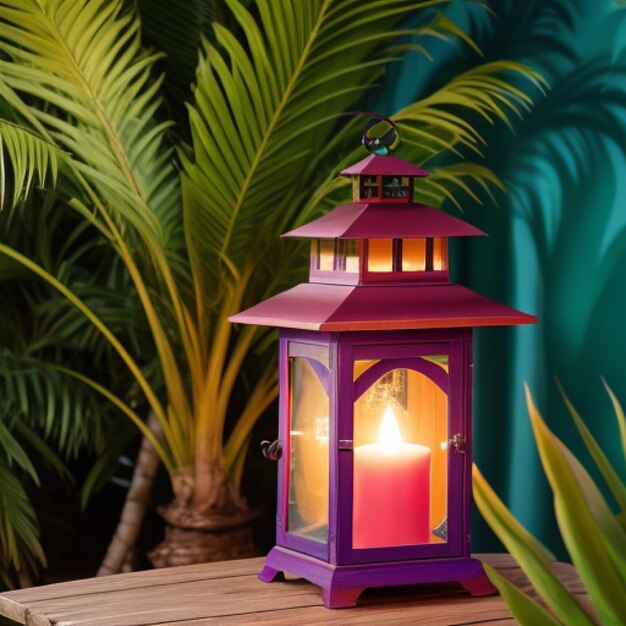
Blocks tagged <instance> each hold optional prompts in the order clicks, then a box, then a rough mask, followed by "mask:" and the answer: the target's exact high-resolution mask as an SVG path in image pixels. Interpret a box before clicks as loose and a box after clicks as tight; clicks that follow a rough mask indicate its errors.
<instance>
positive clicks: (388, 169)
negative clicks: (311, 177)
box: [341, 154, 430, 176]
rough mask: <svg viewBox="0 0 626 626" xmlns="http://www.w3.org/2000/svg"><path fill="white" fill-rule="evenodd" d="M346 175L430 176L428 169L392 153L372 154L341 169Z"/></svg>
mask: <svg viewBox="0 0 626 626" xmlns="http://www.w3.org/2000/svg"><path fill="white" fill-rule="evenodd" d="M341 173H342V174H343V175H344V176H352V175H359V176H428V174H429V173H430V172H429V171H428V170H423V169H422V168H421V167H418V166H417V165H414V164H413V163H409V162H408V161H405V160H403V159H399V158H398V157H395V156H392V155H389V154H388V155H386V156H382V155H380V154H370V155H369V156H367V157H365V158H364V159H362V160H361V161H359V162H358V163H355V164H354V165H351V166H350V167H347V168H346V169H345V170H341Z"/></svg>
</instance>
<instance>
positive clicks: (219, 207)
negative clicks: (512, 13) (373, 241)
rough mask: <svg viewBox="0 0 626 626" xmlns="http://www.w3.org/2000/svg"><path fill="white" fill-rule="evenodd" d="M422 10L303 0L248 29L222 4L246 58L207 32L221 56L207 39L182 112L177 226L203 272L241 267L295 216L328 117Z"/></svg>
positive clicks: (354, 94)
mask: <svg viewBox="0 0 626 626" xmlns="http://www.w3.org/2000/svg"><path fill="white" fill-rule="evenodd" d="M431 4H433V3H432V2H411V1H409V0H392V1H391V2H385V3H379V2H377V3H368V4H363V5H355V3H353V2H351V1H349V0H334V1H333V0H306V1H304V2H301V3H299V4H298V19H295V14H294V6H293V3H291V2H288V1H286V0H281V1H279V2H272V3H268V2H260V3H258V9H259V21H258V22H257V21H256V20H255V19H254V18H253V16H252V15H251V13H250V12H248V11H247V10H246V9H245V8H244V7H243V6H242V5H241V3H239V2H237V1H236V0H230V1H229V2H228V5H229V6H230V8H231V10H232V11H233V13H234V15H235V17H236V19H237V20H238V22H239V25H240V27H241V29H242V31H243V33H244V36H245V41H246V44H247V47H248V50H249V53H248V52H247V51H246V49H245V48H244V46H243V45H242V44H241V43H239V42H238V41H237V40H236V39H235V38H234V37H233V36H232V34H231V33H230V32H228V31H227V30H226V29H224V28H221V27H219V25H216V28H215V31H216V39H217V44H218V45H219V46H220V49H218V48H216V47H214V46H213V45H211V44H209V43H205V46H204V55H203V57H202V59H201V61H200V64H199V67H198V76H197V87H196V89H195V92H194V98H195V100H194V103H193V106H191V107H190V119H191V126H192V138H193V158H188V157H184V158H183V162H184V185H185V188H186V193H185V195H184V198H185V220H186V224H185V228H186V232H187V238H188V244H189V248H190V252H191V254H192V255H193V257H194V258H195V259H196V260H197V263H200V264H202V265H201V267H202V270H203V272H204V273H206V274H207V275H209V276H211V277H212V278H213V279H214V280H215V279H216V278H217V276H216V273H215V272H216V269H217V270H219V264H217V263H215V262H214V259H216V258H221V259H223V260H224V261H223V265H222V267H223V271H225V268H226V266H228V265H231V266H232V267H235V268H237V269H238V271H241V270H242V269H243V267H244V266H245V264H246V262H249V260H250V255H251V251H252V250H254V249H258V246H259V245H260V246H265V245H269V243H270V239H269V237H273V236H274V233H275V232H276V230H275V229H276V225H277V223H278V222H280V221H284V220H285V218H286V216H287V218H288V217H289V216H294V214H295V213H297V211H298V209H299V208H300V206H301V205H299V204H298V203H297V202H293V198H294V193H296V192H295V191H294V190H298V191H300V190H302V189H303V188H304V189H306V188H309V190H310V181H309V178H308V177H307V176H306V175H303V173H304V172H307V173H312V172H315V169H316V167H317V166H316V164H317V163H319V159H320V154H321V152H322V150H323V148H324V146H325V143H326V142H327V141H328V140H329V139H331V138H332V135H331V133H332V131H333V128H334V126H335V125H336V121H335V120H336V116H337V115H338V114H339V113H342V112H343V111H345V110H346V109H347V108H348V107H349V106H351V105H352V104H353V103H355V102H356V101H357V100H358V99H359V97H360V96H361V94H363V93H364V91H365V90H366V89H367V88H368V86H369V85H371V84H372V83H373V81H374V80H375V79H376V77H377V76H378V75H380V72H381V71H382V70H383V68H384V66H385V65H386V64H388V63H389V60H390V59H389V56H388V55H386V54H385V51H384V50H385V46H386V45H387V46H388V45H389V44H390V42H392V41H394V40H395V38H397V37H399V36H401V35H404V34H406V31H395V32H394V31H391V30H390V29H391V28H392V27H393V25H394V24H396V23H397V22H398V21H399V20H400V19H401V18H402V17H403V16H406V15H408V14H409V13H410V12H411V11H413V10H415V9H419V8H421V7H424V6H428V5H431ZM375 49H378V52H377V53H376V54H373V51H374V50H375ZM222 51H223V52H222ZM235 233H236V236H234V235H235ZM265 241H267V243H265ZM207 259H208V260H209V262H205V260H207ZM209 290H211V291H214V290H215V287H213V286H212V285H211V284H208V285H207V291H209Z"/></svg>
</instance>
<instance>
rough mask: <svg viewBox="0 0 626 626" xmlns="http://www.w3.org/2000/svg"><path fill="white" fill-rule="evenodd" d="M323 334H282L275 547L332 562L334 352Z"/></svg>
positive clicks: (294, 332)
mask: <svg viewBox="0 0 626 626" xmlns="http://www.w3.org/2000/svg"><path fill="white" fill-rule="evenodd" d="M327 338H328V337H327V336H325V335H323V334H321V333H315V334H313V333H306V332H302V333H299V332H297V331H283V332H281V340H280V378H281V380H280V385H281V393H280V433H279V439H280V442H281V445H282V449H283V453H282V457H281V459H280V461H279V468H278V479H279V480H278V513H277V524H276V530H277V543H278V544H279V545H282V546H285V547H288V548H291V549H293V550H297V551H298V552H304V553H306V554H310V555H311V556H315V557H317V558H320V559H323V560H325V561H328V536H329V521H330V520H329V490H330V487H329V467H330V447H331V446H330V441H331V432H332V429H333V427H334V419H333V409H334V402H333V398H334V392H333V376H331V367H330V361H331V347H330V345H329V343H328V342H325V341H324V339H327Z"/></svg>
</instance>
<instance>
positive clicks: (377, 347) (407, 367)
mask: <svg viewBox="0 0 626 626" xmlns="http://www.w3.org/2000/svg"><path fill="white" fill-rule="evenodd" d="M466 353H467V350H466V342H465V341H464V340H462V339H460V340H457V341H433V342H428V343H410V344H395V345H394V344H391V345H384V344H382V345H381V344H380V343H372V344H365V343H364V344H358V343H357V344H354V345H351V344H344V346H342V348H340V353H339V354H340V357H339V358H340V363H341V373H340V382H339V386H340V387H341V388H342V389H346V391H347V390H348V389H350V388H351V390H352V393H351V394H350V393H345V394H344V395H343V396H342V395H341V394H339V405H338V406H339V423H338V450H339V453H338V454H339V496H340V497H339V500H340V519H339V533H338V535H339V536H338V540H337V562H338V563H366V562H377V561H391V560H394V561H395V560H402V559H407V560H408V559H417V558H438V557H453V556H461V555H462V554H463V546H464V541H463V534H464V532H463V527H464V523H465V520H464V511H463V502H464V493H465V489H466V480H467V478H468V475H469V471H468V469H469V465H468V463H467V462H466V460H467V457H466V455H465V449H463V445H462V444H461V442H463V441H465V438H466V437H468V433H467V432H466V426H467V421H468V420H467V419H466V408H467V407H466V401H467V397H466V393H465V392H466V389H467V388H468V387H466V385H467V384H468V383H469V372H468V371H466V370H467V368H466V367H465V364H466V361H467V359H466V356H465V355H466ZM348 377H350V380H348ZM455 437H456V438H455Z"/></svg>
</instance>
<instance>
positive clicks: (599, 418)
mask: <svg viewBox="0 0 626 626" xmlns="http://www.w3.org/2000/svg"><path fill="white" fill-rule="evenodd" d="M488 4H489V5H490V8H491V9H492V10H493V12H494V13H495V16H491V15H489V13H488V12H486V11H484V10H483V9H481V8H480V7H478V6H476V5H473V6H472V5H471V4H470V3H468V2H456V3H454V4H453V5H452V6H451V7H450V8H449V9H447V10H446V11H447V13H448V15H449V16H450V17H452V18H453V19H454V20H455V21H456V23H457V24H459V25H460V26H462V27H463V28H464V29H466V30H467V32H468V33H469V34H470V35H471V36H472V37H473V38H474V39H475V40H476V42H477V43H478V44H479V46H480V47H481V48H482V50H483V52H484V58H482V59H481V58H480V57H479V56H477V55H476V54H475V53H473V52H472V51H471V50H469V49H468V48H467V47H465V46H462V45H450V44H448V43H444V42H441V43H439V42H435V44H434V45H429V48H428V49H429V51H430V52H431V54H432V56H433V60H432V62H431V61H428V60H427V59H425V58H424V57H423V56H420V55H418V54H414V55H411V56H410V57H409V58H408V59H407V60H406V61H404V62H403V63H402V64H401V65H400V66H396V67H395V68H394V69H393V70H392V71H391V72H390V73H389V74H388V76H387V77H386V78H385V82H384V84H383V85H382V86H381V89H380V92H379V94H378V98H379V100H378V101H377V102H376V106H377V107H378V110H380V111H381V112H383V113H389V112H392V111H393V110H397V109H398V108H399V107H401V106H403V105H404V104H407V103H409V102H411V101H413V100H415V99H416V98H419V97H422V96H424V95H425V94H428V93H429V92H431V91H432V90H433V89H436V88H437V86H438V85H440V84H443V83H445V82H446V81H447V80H449V78H450V77H451V76H452V75H454V74H455V73H457V72H460V71H464V70H466V69H469V68H471V67H473V66H475V65H477V64H479V63H481V62H484V61H492V60H500V59H512V60H517V61H522V62H525V63H527V64H529V65H531V66H532V67H534V68H535V69H538V70H540V71H541V72H542V73H543V74H544V76H545V77H546V79H547V80H548V81H549V83H550V85H551V89H550V90H549V91H548V92H547V93H546V94H541V93H540V92H538V91H535V92H534V93H533V94H532V95H533V96H534V97H535V98H536V105H535V107H534V108H533V110H532V111H531V112H529V113H527V114H525V115H524V118H523V119H522V120H518V121H515V122H514V124H513V129H510V128H507V127H506V126H505V125H504V124H501V123H500V124H496V125H495V126H493V127H490V126H488V125H485V124H483V125H482V126H481V128H482V129H483V132H484V133H485V136H486V138H487V140H488V144H489V145H488V147H487V149H486V150H485V153H484V157H477V156H475V155H470V154H467V155H465V156H466V157H467V158H470V159H472V160H474V161H476V162H479V163H482V164H484V165H486V166H488V167H490V168H491V169H493V170H494V171H495V172H496V173H497V174H498V176H500V178H501V179H502V180H503V181H504V182H505V184H506V185H507V188H508V193H507V194H506V195H504V194H498V195H497V197H496V200H497V204H496V203H494V202H492V201H491V200H490V199H489V198H484V203H483V205H482V206H481V205H479V204H477V203H473V202H472V201H470V200H465V201H464V210H465V212H464V215H463V217H464V218H465V219H467V220H468V221H470V222H471V223H473V224H475V225H477V226H479V227H480V228H482V229H483V230H485V231H486V232H487V233H488V234H489V238H488V239H487V238H480V239H477V240H474V241H471V242H462V243H457V245H456V246H455V248H453V250H452V254H453V255H456V258H455V261H454V266H455V271H454V278H455V281H456V282H460V283H463V284H466V285H468V286H470V287H472V288H473V289H475V290H476V291H479V292H480V293H483V294H485V295H487V296H490V297H492V298H494V299H497V300H500V301H502V302H505V303H507V304H510V305H512V306H515V307H517V308H519V309H521V310H523V311H526V312H529V313H534V314H536V315H538V316H539V317H540V318H541V323H540V324H539V325H537V326H535V327H521V328H515V329H502V328H499V329H485V330H480V331H477V332H476V366H475V403H474V423H475V439H474V441H475V456H476V461H477V463H478V465H479V466H480V468H481V469H482V470H483V472H484V473H485V474H486V476H487V478H488V479H489V481H490V482H491V484H492V485H493V486H494V488H495V489H496V490H497V492H498V493H499V494H500V496H501V497H502V498H503V499H504V500H505V501H506V503H507V504H508V505H509V507H510V508H511V509H512V511H513V513H514V514H515V515H516V516H517V517H518V519H520V520H521V521H522V522H523V523H524V524H525V525H526V526H527V527H528V528H529V529H530V530H531V531H532V532H533V533H534V534H536V535H537V536H538V537H539V538H540V539H541V540H542V541H544V542H545V543H546V544H547V545H548V546H549V547H550V548H552V549H553V550H554V551H555V552H556V554H557V555H558V556H560V557H563V556H564V552H563V549H562V544H561V543H560V540H559V536H558V530H557V528H556V524H555V521H554V516H553V513H552V500H551V494H550V490H549V487H548V485H547V482H546V480H545V478H544V476H543V472H542V470H541V467H540V465H539V461H538V456H537V453H536V448H535V445H534V442H533V438H532V433H531V429H530V424H529V420H528V416H527V412H526V406H525V401H524V393H523V384H524V381H527V382H528V384H529V385H530V388H531V390H532V393H533V395H534V396H535V399H536V401H537V403H538V406H539V408H540V410H541V412H542V413H543V415H544V417H545V418H546V420H547V422H548V424H549V425H550V426H551V427H552V428H553V430H555V432H556V433H557V434H558V435H559V436H560V437H561V438H562V439H563V440H564V441H565V442H566V444H567V445H568V446H570V447H571V448H572V449H573V450H574V451H575V452H576V453H577V454H578V455H579V456H580V458H581V459H582V460H583V462H584V463H585V464H586V465H587V467H588V468H590V469H592V470H593V468H592V463H591V461H590V459H589V457H588V455H587V454H586V453H585V451H584V448H583V446H582V444H581V441H580V439H579V437H578V435H577V433H576V431H575V428H574V426H573V423H572V421H571V418H570V417H569V415H568V413H567V411H566V409H565V408H564V406H563V404H562V401H561V398H560V396H559V393H558V390H557V389H556V386H555V384H554V378H553V377H554V376H558V377H559V378H560V380H561V381H562V383H563V385H564V386H565V389H566V391H567V392H568V393H569V395H570V397H571V398H572V400H573V401H574V404H575V405H576V407H577V408H578V409H579V411H580V413H581V414H582V416H583V418H584V419H585V420H586V422H587V424H588V425H589V426H590V428H591V430H592V432H593V433H594V434H595V436H596V437H597V438H598V440H599V442H600V443H601V445H602V446H603V447H604V449H605V451H606V452H607V454H608V456H609V457H610V458H611V460H612V461H613V462H614V465H615V466H616V469H617V470H618V472H619V473H620V475H621V476H622V477H624V479H625V480H626V465H625V463H624V459H623V457H622V455H621V454H620V441H619V433H618V429H617V424H616V421H615V418H614V414H613V412H612V408H611V404H610V401H609V399H608V397H607V395H606V392H605V391H604V389H603V387H602V383H601V379H600V376H604V377H605V378H606V380H607V382H608V383H609V385H611V387H612V388H613V390H614V391H615V392H616V393H617V395H618V397H619V398H620V399H621V401H622V403H623V404H624V405H626V157H625V154H624V149H625V148H626V134H625V127H626V64H625V61H626V57H624V55H623V54H622V51H623V49H624V45H625V44H626V20H625V18H624V16H625V13H624V9H623V8H620V7H619V6H617V5H612V4H610V3H609V2H605V1H603V0H573V1H572V0H570V1H568V0H560V1H551V0H501V1H494V0H492V1H490V2H488ZM520 86H521V87H523V88H524V89H526V90H528V88H527V85H521V84H520ZM476 121H477V120H476ZM477 122H478V121H477ZM432 165H437V164H436V163H435V164H431V166H432ZM446 209H447V210H449V211H450V212H451V213H453V214H457V215H458V211H457V210H456V209H455V208H454V207H446ZM592 473H593V475H594V476H596V477H597V472H595V471H592ZM475 522H476V523H475V526H474V528H475V530H474V547H475V549H476V550H478V551H480V550H488V549H492V548H494V547H495V546H496V545H497V544H496V543H495V539H494V538H493V536H491V535H490V533H489V532H488V530H487V529H486V527H484V525H483V524H482V523H481V522H480V520H478V519H476V520H475Z"/></svg>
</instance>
